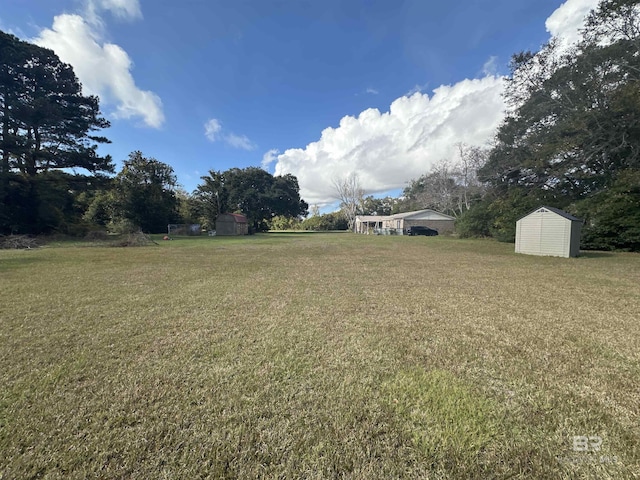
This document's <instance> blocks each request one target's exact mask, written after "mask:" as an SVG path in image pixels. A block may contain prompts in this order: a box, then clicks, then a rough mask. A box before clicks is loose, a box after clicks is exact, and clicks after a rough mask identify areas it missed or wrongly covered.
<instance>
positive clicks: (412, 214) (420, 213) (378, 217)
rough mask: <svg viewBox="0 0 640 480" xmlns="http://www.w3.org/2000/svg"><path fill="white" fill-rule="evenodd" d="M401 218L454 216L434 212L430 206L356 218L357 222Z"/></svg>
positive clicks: (447, 217)
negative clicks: (409, 210) (392, 213)
mask: <svg viewBox="0 0 640 480" xmlns="http://www.w3.org/2000/svg"><path fill="white" fill-rule="evenodd" d="M401 218H410V219H420V220H455V218H454V217H451V216H449V215H445V214H444V213H440V212H436V211H435V210H431V209H430V208H427V209H425V210H416V211H413V212H404V213H396V214H395V215H358V216H357V217H356V220H357V221H359V222H383V221H385V220H400V219H401Z"/></svg>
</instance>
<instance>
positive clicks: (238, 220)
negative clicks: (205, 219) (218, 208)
mask: <svg viewBox="0 0 640 480" xmlns="http://www.w3.org/2000/svg"><path fill="white" fill-rule="evenodd" d="M224 216H229V217H232V218H233V219H234V220H235V222H236V223H247V217H245V216H244V215H242V214H240V213H223V214H222V215H219V216H218V218H220V217H224Z"/></svg>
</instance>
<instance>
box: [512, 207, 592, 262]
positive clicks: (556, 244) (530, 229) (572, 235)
mask: <svg viewBox="0 0 640 480" xmlns="http://www.w3.org/2000/svg"><path fill="white" fill-rule="evenodd" d="M581 228H582V220H580V219H578V218H576V217H574V216H573V215H569V214H568V213H567V212H563V211H562V210H558V209H557V208H552V207H540V208H538V209H536V210H534V211H533V212H531V213H530V214H528V215H525V216H524V217H522V218H521V219H520V220H518V221H517V222H516V253H525V254H527V255H549V256H553V257H577V256H578V254H579V253H580V230H581Z"/></svg>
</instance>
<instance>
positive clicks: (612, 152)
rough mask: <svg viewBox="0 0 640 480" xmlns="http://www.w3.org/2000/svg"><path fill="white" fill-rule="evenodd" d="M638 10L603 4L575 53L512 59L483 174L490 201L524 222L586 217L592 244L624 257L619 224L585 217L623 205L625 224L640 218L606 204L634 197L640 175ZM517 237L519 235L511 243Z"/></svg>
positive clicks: (623, 1) (619, 1)
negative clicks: (551, 213) (631, 190)
mask: <svg viewBox="0 0 640 480" xmlns="http://www.w3.org/2000/svg"><path fill="white" fill-rule="evenodd" d="M639 7H640V2H638V1H637V0H636V1H632V0H602V1H601V2H600V4H599V6H598V8H596V9H595V10H594V11H592V12H591V14H590V15H589V17H588V19H587V22H586V25H585V27H584V30H583V40H582V41H581V42H580V43H579V44H578V45H577V46H575V47H574V48H573V49H571V50H570V51H568V52H563V51H561V49H560V47H559V46H558V43H557V42H555V41H552V42H550V43H549V44H548V45H546V46H545V47H544V48H543V49H542V50H541V51H540V52H538V53H536V54H533V53H531V52H523V53H520V54H517V55H515V56H514V57H513V62H512V75H511V78H510V79H509V80H508V87H507V90H506V99H507V102H508V104H509V105H510V106H511V110H510V112H509V113H508V115H507V117H506V119H505V121H504V122H503V124H502V126H501V127H500V129H499V131H498V134H497V138H496V145H495V147H494V148H493V150H492V151H491V153H490V155H489V160H488V162H487V164H486V165H485V166H484V167H483V168H482V169H481V170H480V177H481V179H483V180H485V181H487V182H489V183H490V184H491V185H492V187H493V191H492V195H495V196H496V197H497V201H498V202H499V203H504V202H506V203H507V204H511V211H514V210H515V211H516V214H524V213H526V211H525V208H526V209H528V208H530V207H529V206H530V205H531V204H539V203H548V204H551V205H553V206H556V207H560V208H566V209H568V210H569V211H571V212H573V213H576V214H578V213H580V214H582V215H583V217H584V218H585V219H586V221H587V223H586V226H585V232H586V237H587V238H592V240H595V238H594V237H593V235H594V234H595V233H596V232H598V233H597V234H596V237H597V236H600V238H602V239H603V242H602V243H599V242H597V241H594V242H592V243H591V245H592V246H598V247H601V248H607V247H611V248H613V247H620V244H619V243H616V244H612V243H609V242H608V241H607V240H606V239H608V238H609V239H610V238H614V237H617V236H619V235H621V234H623V233H628V232H626V230H624V228H627V227H623V226H621V224H620V222H612V221H611V219H612V218H613V215H610V214H609V213H607V214H605V213H604V212H603V211H602V210H601V209H593V208H586V206H587V205H593V201H592V199H593V198H594V197H596V196H597V198H599V199H600V200H599V202H600V204H601V205H614V204H615V205H616V214H617V215H625V216H629V217H630V218H631V217H633V218H635V217H634V215H635V213H636V212H637V209H638V208H640V204H638V203H637V202H634V201H629V202H622V203H619V202H609V201H608V196H609V195H619V194H620V192H622V191H627V190H625V188H627V186H628V185H629V179H630V178H637V177H636V176H635V174H634V173H633V172H637V171H639V170H640V15H639V12H640V8H639ZM616 192H617V193H616ZM621 205H625V206H626V207H627V208H628V209H629V210H627V211H623V210H622V209H621ZM494 210H495V209H494ZM507 210H509V208H507ZM487 211H491V209H488V210H487ZM494 221H499V218H497V217H494ZM623 223H624V222H623ZM514 232H515V225H514V226H513V227H512V230H511V231H510V232H509V235H506V237H505V238H507V237H512V236H513V234H514ZM625 238H626V237H625ZM635 244H636V243H634V242H630V243H629V242H628V245H629V248H635V247H633V245H635Z"/></svg>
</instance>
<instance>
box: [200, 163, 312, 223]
mask: <svg viewBox="0 0 640 480" xmlns="http://www.w3.org/2000/svg"><path fill="white" fill-rule="evenodd" d="M202 181H203V183H202V184H201V185H199V186H198V190H197V193H196V196H197V197H198V198H199V199H200V200H201V201H202V202H203V204H204V205H205V208H204V209H203V210H204V211H205V214H206V216H207V217H208V219H209V222H210V223H211V224H215V218H216V217H217V216H218V215H219V214H221V213H226V212H240V213H243V214H245V215H246V216H247V218H248V220H249V223H250V225H251V227H252V229H253V230H254V231H262V230H265V229H267V228H268V222H269V221H270V220H271V219H272V218H273V217H275V216H277V215H282V216H284V217H298V216H301V215H306V214H307V210H308V208H309V205H307V203H306V202H305V201H304V200H302V199H301V198H300V187H299V185H298V179H297V178H296V177H295V176H293V175H289V174H287V175H283V176H275V177H274V176H273V175H271V174H270V173H269V172H267V171H265V170H263V169H261V168H256V167H248V168H244V169H240V168H232V169H230V170H227V171H224V172H218V171H215V170H211V171H210V172H209V175H207V176H204V177H202Z"/></svg>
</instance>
